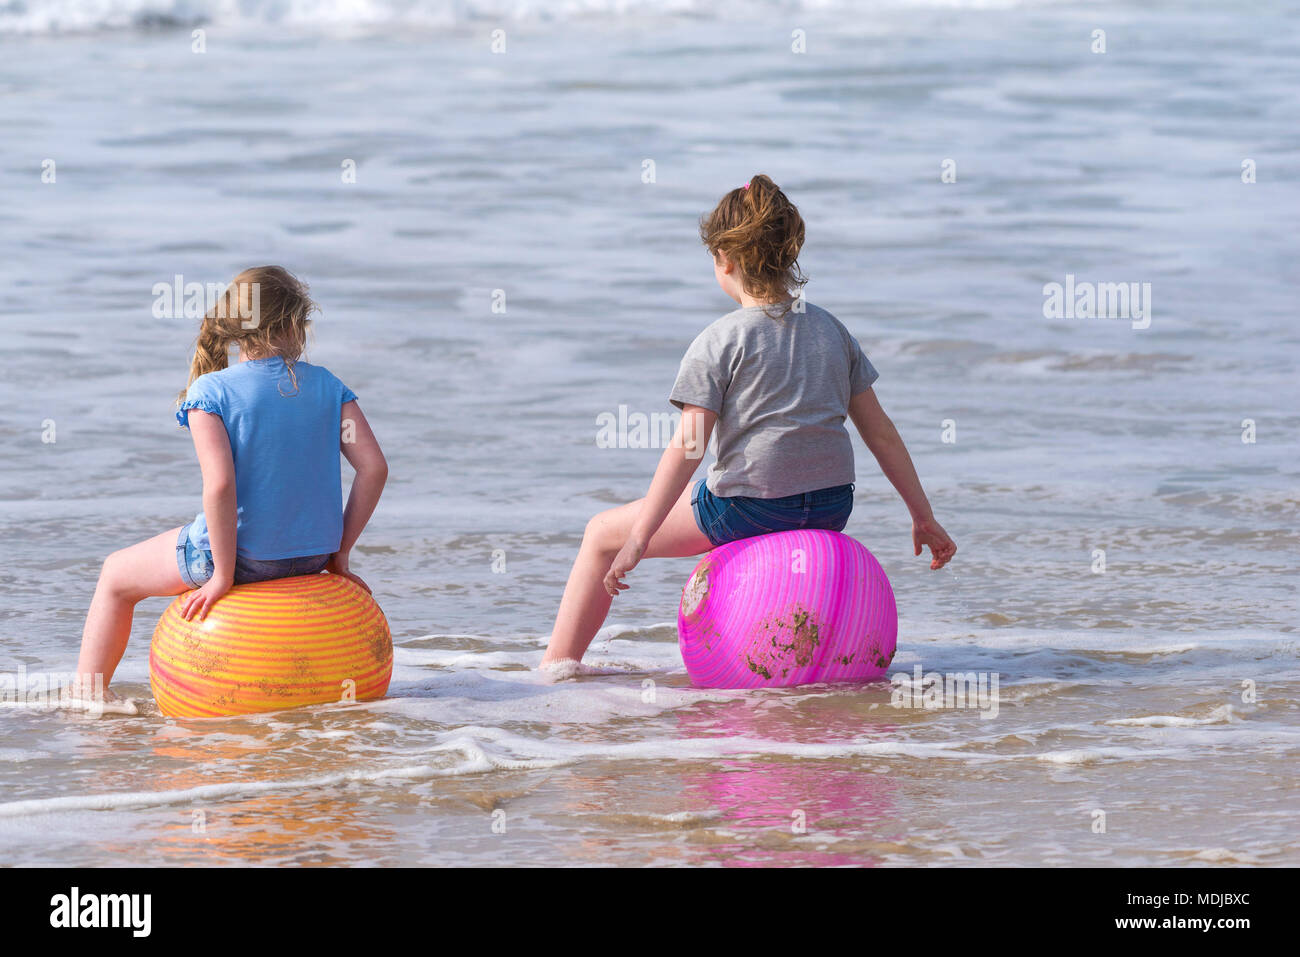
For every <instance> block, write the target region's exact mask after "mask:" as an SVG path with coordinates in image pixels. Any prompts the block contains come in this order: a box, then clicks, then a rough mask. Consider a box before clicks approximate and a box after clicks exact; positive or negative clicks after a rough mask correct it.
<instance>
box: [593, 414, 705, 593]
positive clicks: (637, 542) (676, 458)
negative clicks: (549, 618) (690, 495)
mask: <svg viewBox="0 0 1300 957" xmlns="http://www.w3.org/2000/svg"><path fill="white" fill-rule="evenodd" d="M717 421H718V416H717V414H716V413H714V412H710V411H709V410H708V409H704V408H701V407H700V406H698V405H688V406H684V407H683V408H682V421H681V424H680V425H678V427H677V434H676V435H674V436H673V440H672V442H670V443H669V444H668V448H666V449H664V454H663V455H661V456H660V457H659V467H658V468H656V469H655V475H654V478H653V479H651V480H650V490H649V491H648V492H646V496H645V499H644V500H643V502H642V504H641V511H640V513H639V514H638V515H637V518H636V522H635V524H633V526H632V531H631V534H629V535H628V539H627V542H626V543H625V544H624V545H623V548H622V549H621V550H620V551H619V553H618V555H616V556H615V558H614V562H613V564H611V565H610V567H609V571H608V573H606V575H605V590H606V591H607V592H609V593H610V594H611V595H616V594H618V592H620V591H623V590H624V589H626V588H627V585H625V584H624V583H623V582H622V580H621V579H622V578H623V576H624V575H626V574H627V573H628V572H630V571H631V570H632V569H633V568H635V567H636V565H637V562H639V561H640V560H641V556H643V555H644V554H645V550H646V546H647V545H649V544H650V539H652V538H653V537H654V534H655V532H657V531H659V526H660V525H662V524H663V523H664V519H665V518H667V517H668V513H669V512H670V511H672V508H673V506H674V505H675V504H677V500H678V499H679V498H681V497H682V492H683V491H684V490H685V488H686V483H687V482H689V481H690V480H691V476H692V475H694V474H695V470H696V469H697V468H699V467H700V461H701V460H702V459H703V458H704V451H705V449H707V448H708V447H709V437H710V436H711V435H712V434H713V426H714V425H715V424H717Z"/></svg>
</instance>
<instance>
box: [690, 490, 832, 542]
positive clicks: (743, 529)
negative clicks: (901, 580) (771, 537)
mask: <svg viewBox="0 0 1300 957" xmlns="http://www.w3.org/2000/svg"><path fill="white" fill-rule="evenodd" d="M691 509H692V510H693V511H694V512H695V524H696V525H698V526H699V527H700V531H701V532H703V533H704V534H705V535H706V536H708V539H709V541H710V542H712V543H713V545H714V547H715V548H716V547H717V546H719V545H725V544H726V543H727V542H734V541H736V540H737V539H740V538H752V537H753V536H755V535H763V534H766V533H767V532H789V531H793V530H794V529H798V528H826V529H830V530H831V531H833V532H840V531H843V530H844V526H845V525H847V524H848V523H849V513H850V512H852V511H853V486H852V485H836V486H835V487H834V488H823V489H818V490H817V491H815V492H801V493H800V494H798V495H786V496H783V497H782V498H748V497H747V496H744V495H733V496H731V497H730V498H719V497H718V496H717V495H714V494H713V493H712V492H710V491H709V487H708V485H706V484H705V480H704V479H700V480H699V482H697V483H696V484H695V491H694V492H692V493H691Z"/></svg>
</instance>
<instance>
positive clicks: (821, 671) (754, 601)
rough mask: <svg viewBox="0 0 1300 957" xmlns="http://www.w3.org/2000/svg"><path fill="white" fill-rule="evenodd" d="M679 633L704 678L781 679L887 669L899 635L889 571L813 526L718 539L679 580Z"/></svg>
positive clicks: (857, 676) (795, 681)
mask: <svg viewBox="0 0 1300 957" xmlns="http://www.w3.org/2000/svg"><path fill="white" fill-rule="evenodd" d="M677 636H678V644H679V645H680V646H681V650H682V659H683V660H684V661H685V662H686V671H687V673H688V674H689V675H690V676H691V681H692V682H693V683H694V684H696V685H697V686H699V687H704V688H777V687H788V686H791V685H801V684H808V683H810V682H816V681H871V680H874V679H878V678H881V677H883V676H884V674H885V670H886V669H887V668H888V667H889V663H890V661H892V660H893V658H894V648H895V645H896V644H897V642H898V611H897V609H896V608H895V605H894V592H893V589H892V588H890V587H889V579H888V578H886V577H885V571H884V569H882V568H881V567H880V563H879V562H878V561H876V559H875V556H873V555H872V554H871V553H870V552H869V551H867V550H866V548H864V547H863V546H862V545H861V544H860V543H858V542H857V541H854V540H853V539H852V538H849V537H848V536H847V535H841V534H840V533H839V532H830V531H822V530H813V529H801V530H799V531H793V532H773V533H771V534H767V535H758V536H755V537H754V538H745V539H741V540H740V541H736V542H729V543H728V544H726V545H723V546H721V547H719V548H715V549H714V550H713V551H711V552H709V553H708V554H707V555H705V556H704V557H703V558H702V559H700V563H699V564H698V565H696V566H695V571H694V572H693V573H692V574H691V577H690V579H689V580H688V581H687V583H686V587H685V588H683V589H682V602H681V606H680V608H679V609H678V612H677Z"/></svg>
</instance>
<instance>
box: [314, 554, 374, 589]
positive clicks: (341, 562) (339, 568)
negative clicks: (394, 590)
mask: <svg viewBox="0 0 1300 957" xmlns="http://www.w3.org/2000/svg"><path fill="white" fill-rule="evenodd" d="M325 570H326V571H327V572H329V573H330V574H331V575H342V576H343V577H344V578H350V579H352V581H354V582H356V583H357V584H358V585H360V586H361V587H362V588H364V589H365V590H366V594H368V595H370V594H374V593H373V592H372V591H371V590H370V586H369V585H367V584H366V583H365V582H363V581H362V580H361V576H360V575H354V574H352V572H350V571H348V553H347V552H335V553H334V554H333V555H331V556H330V560H329V562H328V564H326V566H325Z"/></svg>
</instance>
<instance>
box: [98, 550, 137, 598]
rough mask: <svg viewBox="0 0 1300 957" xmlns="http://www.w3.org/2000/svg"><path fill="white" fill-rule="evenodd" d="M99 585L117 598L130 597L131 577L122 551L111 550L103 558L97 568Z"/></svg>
mask: <svg viewBox="0 0 1300 957" xmlns="http://www.w3.org/2000/svg"><path fill="white" fill-rule="evenodd" d="M99 587H100V588H103V589H105V590H107V591H108V592H109V593H110V594H112V595H113V596H114V597H117V598H129V597H131V590H132V589H131V579H130V575H129V570H128V561H127V556H126V553H125V552H124V551H116V552H113V553H112V554H111V555H109V556H108V557H107V558H105V559H104V564H103V565H101V566H100V569H99Z"/></svg>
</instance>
